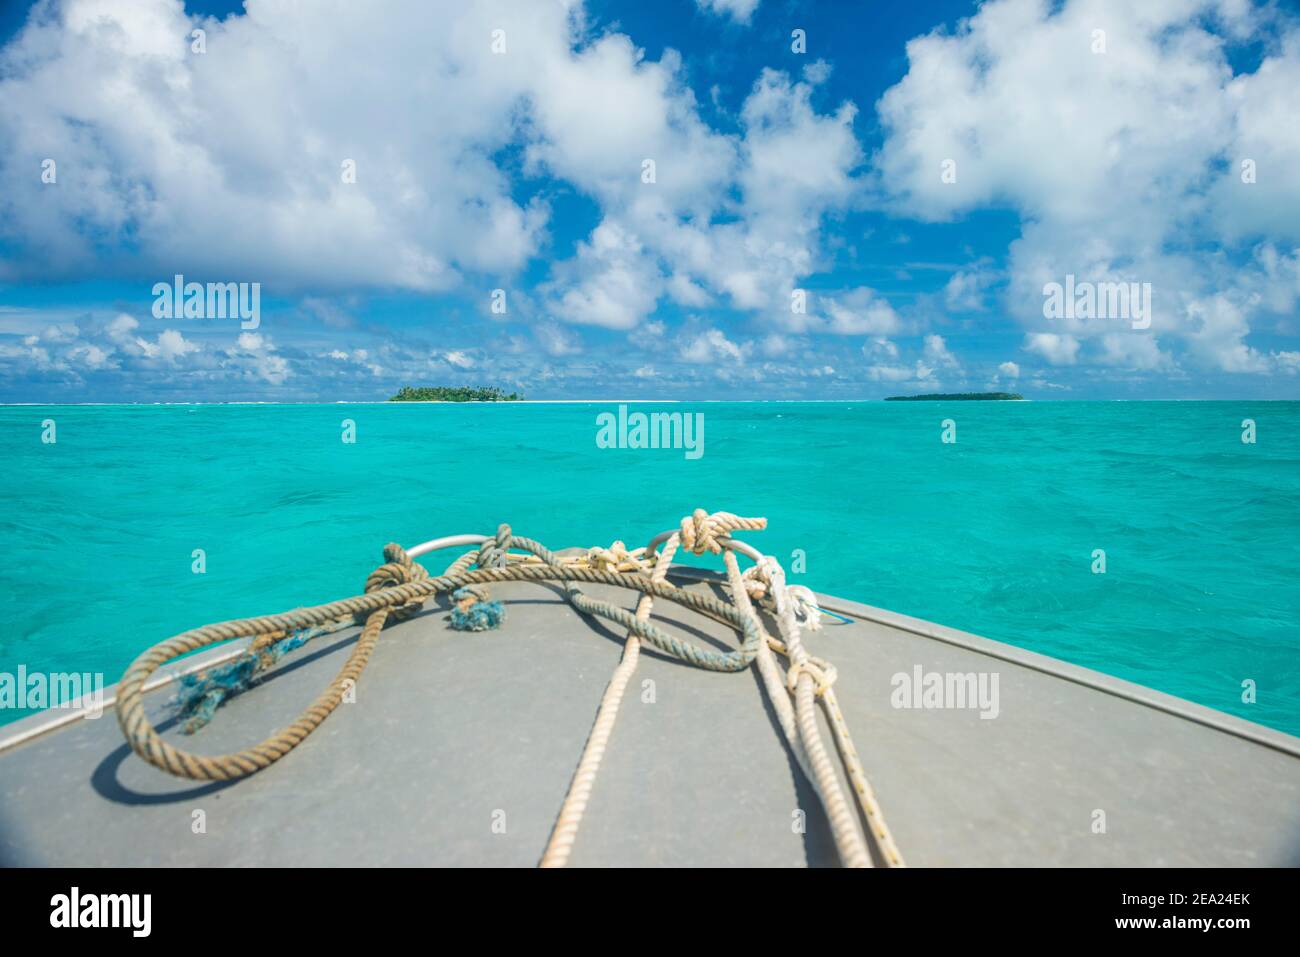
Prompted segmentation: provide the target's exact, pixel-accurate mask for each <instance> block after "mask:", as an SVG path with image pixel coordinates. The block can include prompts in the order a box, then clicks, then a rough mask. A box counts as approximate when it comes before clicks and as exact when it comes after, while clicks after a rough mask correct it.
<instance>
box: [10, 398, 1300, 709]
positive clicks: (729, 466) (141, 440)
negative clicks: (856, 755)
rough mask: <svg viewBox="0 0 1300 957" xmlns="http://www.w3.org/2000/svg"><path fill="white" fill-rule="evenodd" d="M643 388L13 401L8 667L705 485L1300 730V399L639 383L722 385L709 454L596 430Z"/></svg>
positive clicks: (919, 612)
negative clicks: (776, 392) (621, 395)
mask: <svg viewBox="0 0 1300 957" xmlns="http://www.w3.org/2000/svg"><path fill="white" fill-rule="evenodd" d="M616 408H617V406H616V404H613V403H592V404H496V405H416V404H410V405H407V404H397V405H394V404H356V405H351V404H339V405H203V406H184V405H168V406H58V407H42V406H8V407H3V408H0V461H2V462H3V463H4V466H3V473H2V474H0V605H2V608H3V623H4V629H3V632H0V672H8V673H16V671H17V669H18V668H19V666H20V665H21V666H25V667H26V668H27V670H28V672H29V673H31V672H68V671H76V672H87V671H89V672H103V673H104V680H105V682H112V681H116V680H117V678H118V677H119V675H120V673H121V671H122V669H123V668H124V667H125V666H126V665H127V663H128V662H130V661H131V659H132V658H133V657H134V656H135V655H136V654H138V653H139V652H140V651H142V650H143V649H144V648H146V647H147V646H149V645H151V644H153V643H155V642H157V641H160V640H161V639H163V638H166V637H169V636H170V635H172V634H174V633H176V632H179V631H182V630H185V629H187V628H191V627H194V626H197V625H201V624H206V623H208V622H214V621H219V620H222V619H226V618H235V617H242V616H248V615H255V614H262V613H267V612H275V611H282V610H285V609H288V608H292V607H296V606H299V605H306V604H315V603H318V602H323V601H327V600H331V599H335V598H340V597H344V596H347V595H352V594H356V593H358V592H360V591H361V587H362V584H363V582H364V580H365V577H366V574H367V573H368V572H369V571H370V570H371V569H372V568H374V566H375V565H376V564H378V563H379V561H380V550H381V548H382V546H383V545H384V543H385V542H388V541H397V542H400V543H402V544H406V545H411V544H415V543H417V542H420V541H423V540H425V539H428V538H433V537H436V536H438V535H443V534H453V533H463V532H474V533H490V532H492V531H493V530H494V529H495V528H496V526H497V524H498V523H499V522H503V521H505V522H509V523H510V524H511V525H512V526H513V527H514V529H515V531H516V532H517V533H518V534H521V535H527V536H530V537H533V538H537V539H540V540H541V541H543V542H545V543H547V544H548V545H550V546H552V547H564V546H570V545H582V546H588V545H593V544H602V545H608V544H609V543H610V542H611V541H612V540H614V539H616V538H618V539H622V540H624V541H626V542H627V543H628V545H629V547H634V546H636V545H641V544H644V543H645V541H646V539H647V538H648V537H649V536H651V535H652V534H653V533H655V532H658V531H660V530H663V529H667V528H670V527H672V526H674V525H675V524H676V522H677V520H678V519H679V518H680V517H681V516H682V515H683V514H686V513H688V512H690V511H691V510H692V509H694V508H695V507H697V506H701V507H704V508H706V509H708V510H710V511H714V510H719V509H723V510H727V511H732V512H736V513H738V514H742V515H762V516H766V517H767V518H768V520H769V530H768V531H766V532H761V533H752V534H751V535H749V536H748V538H749V539H750V540H751V541H753V542H754V543H755V544H756V545H758V546H759V547H760V548H762V549H763V550H764V551H767V552H769V553H771V554H774V555H776V556H777V557H778V558H779V559H780V560H781V561H782V562H783V563H784V564H785V565H786V566H787V568H789V567H790V566H791V564H792V562H791V556H792V554H793V553H794V551H795V550H796V549H799V550H802V552H803V553H804V554H805V555H806V571H804V572H803V573H802V574H797V575H792V576H791V580H792V581H794V582H798V583H801V584H806V585H808V586H810V587H812V588H813V589H815V590H817V591H822V592H828V593H833V594H836V595H839V596H842V597H846V598H852V599H856V600H858V601H862V602H865V603H867V604H871V605H877V606H880V607H884V608H889V609H892V610H894V611H899V612H903V613H905V614H909V615H915V616H918V617H921V618H926V619H929V620H932V621H936V622H939V623H942V624H945V625H950V626H953V627H956V628H960V629H964V630H967V631H972V632H975V633H977V634H981V635H984V636H987V637H989V638H995V639H998V640H1001V641H1005V642H1009V643H1011V644H1013V645H1018V646H1021V647H1024V648H1028V649H1031V650H1033V651H1037V652H1041V653H1044V654H1048V655H1053V656H1055V657H1058V658H1063V659H1065V660H1067V661H1070V662H1074V663H1077V664H1080V665H1084V666H1087V667H1090V668H1095V669H1097V670H1099V671H1103V672H1106V673H1108V674H1112V675H1117V676H1119V677H1121V678H1126V679H1129V680H1132V681H1137V682H1140V683H1142V684H1145V685H1149V686H1151V687H1154V688H1157V689H1159V690H1161V691H1165V692H1169V693H1171V694H1175V695H1179V696H1182V697H1185V698H1189V699H1191V700H1193V701H1196V702H1199V703H1201V704H1205V705H1209V706H1211V707H1214V708H1219V709H1222V710H1224V711H1227V712H1231V713H1233V714H1237V715H1240V716H1242V717H1245V718H1248V719H1251V720H1253V721H1257V722H1260V723H1262V724H1266V725H1271V726H1273V727H1276V728H1280V729H1283V730H1285V731H1289V732H1291V733H1293V734H1300V587H1298V578H1300V575H1298V569H1300V402H1137V403H1134V402H1050V403H1033V402H1015V403H1011V402H1007V403H1000V402H948V403H932V402H918V403H884V402H856V403H775V402H765V403H702V404H665V405H648V404H637V405H634V406H632V407H631V408H632V409H633V410H634V411H652V410H660V411H680V412H687V413H695V412H701V413H703V415H704V423H705V432H704V455H703V456H702V457H701V458H699V459H695V460H689V459H687V458H686V456H685V455H684V453H683V451H682V450H632V449H601V448H598V447H597V445H596V442H595V436H596V431H597V426H596V416H597V414H598V413H601V412H605V411H614V410H616ZM949 418H950V419H953V420H954V421H955V423H956V438H957V441H956V443H955V444H945V443H943V442H942V441H941V431H942V426H941V423H942V420H944V419H949ZM46 419H53V420H54V421H55V423H56V429H57V441H56V442H55V443H53V444H48V443H43V442H42V441H41V434H42V422H43V420H46ZM345 419H351V420H353V421H354V422H355V426H356V442H355V443H354V444H346V443H344V442H343V441H342V440H341V434H342V422H343V420H345ZM1244 419H1253V420H1254V421H1255V423H1256V429H1257V441H1256V442H1255V443H1254V444H1246V443H1243V442H1242V440H1241V437H1242V421H1243V420H1244ZM195 549H203V551H204V552H205V553H206V565H207V570H206V573H205V574H201V575H200V574H194V573H193V572H192V570H191V563H192V561H193V559H192V557H191V556H192V553H193V552H194V550H195ZM1096 549H1103V550H1104V551H1105V557H1106V571H1105V574H1094V572H1093V566H1094V558H1093V554H1094V550H1096ZM444 554H445V555H446V559H445V561H450V559H451V557H453V553H450V552H448V553H444ZM691 560H692V561H698V562H699V563H701V564H705V565H709V564H710V562H709V561H705V560H699V559H691ZM443 564H444V562H443V560H442V559H441V556H440V557H439V558H438V559H434V560H433V561H432V562H430V567H431V570H434V571H440V570H441V568H442V567H443ZM714 567H716V566H714ZM467 640H468V639H467ZM1245 681H1253V682H1254V683H1255V686H1256V689H1257V691H1256V694H1257V701H1256V702H1255V703H1243V700H1242V683H1243V682H1245ZM24 713H26V712H24V711H21V710H18V709H12V708H11V709H8V710H0V722H4V721H10V720H13V719H15V718H17V717H20V716H21V715H22V714H24Z"/></svg>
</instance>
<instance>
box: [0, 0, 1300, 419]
mask: <svg viewBox="0 0 1300 957" xmlns="http://www.w3.org/2000/svg"><path fill="white" fill-rule="evenodd" d="M247 8H248V9H247V10H245V5H244V4H242V3H229V2H225V3H214V2H207V3H187V4H182V3H180V2H179V0H138V2H136V3H133V4H129V5H123V4H114V3H110V2H107V0H45V2H40V3H36V4H34V5H27V6H24V4H22V3H15V4H11V5H9V6H6V7H5V8H4V12H3V13H2V14H0V43H3V49H2V50H0V105H2V106H3V109H0V401H6V402H51V401H64V402H84V401H184V400H197V401H230V400H233V401H248V400H263V401H277V400H279V401H314V400H325V401H333V400H340V399H377V398H384V397H386V396H387V395H389V394H391V393H392V392H393V391H395V390H396V389H397V388H398V387H400V386H402V385H408V384H492V385H501V386H505V387H507V388H512V389H521V390H522V391H524V392H525V393H527V394H528V395H529V397H532V398H587V397H590V398H600V399H606V398H677V399H691V398H697V399H725V398H736V399H754V398H772V399H778V398H783V399H837V398H863V397H867V398H870V397H880V396H884V395H891V394H903V393H914V392H925V391H969V390H983V389H999V390H1014V391H1018V392H1022V393H1024V394H1025V395H1027V396H1029V397H1031V398H1037V399H1080V398H1130V399H1138V398H1238V397H1241V398H1283V399H1290V398H1297V397H1300V389H1298V388H1297V387H1298V386H1300V375H1298V373H1300V343H1298V342H1297V336H1298V334H1300V324H1297V321H1296V307H1297V300H1298V299H1300V117H1297V115H1296V113H1297V110H1296V107H1295V104H1294V90H1295V89H1297V88H1300V22H1298V19H1297V12H1296V9H1295V7H1294V5H1292V4H1289V3H1285V4H1279V3H1251V2H1249V0H1149V2H1145V3H1142V4H1133V3H1131V2H1119V0H1066V2H1052V3H1048V2H1035V0H989V2H986V3H982V4H981V3H975V2H935V3H927V4H914V3H903V2H899V3H890V2H885V3H861V4H859V3H847V2H845V3H836V2H799V0H669V2H663V3H656V4H644V3H629V2H612V0H593V2H589V3H586V4H581V3H576V2H570V3H565V2H561V0H555V2H554V3H551V2H541V0H538V2H518V3H516V2H509V0H499V2H498V0H484V2H479V3H475V4H464V3H452V2H447V3H441V2H437V3H430V2H415V0H411V2H405V0H386V2H385V3H383V4H377V5H360V4H355V3H344V2H341V0H340V2H335V3H331V2H321V3H319V4H314V5H311V7H310V10H307V9H305V8H304V6H303V5H301V4H287V3H284V2H281V0H250V2H249V3H248V5H247ZM381 11H382V13H381ZM196 29H198V30H201V31H203V32H202V34H201V35H199V36H198V37H196V36H195V34H194V31H195V30H196ZM494 31H501V32H500V33H499V34H498V33H496V32H494ZM796 31H802V33H801V34H796ZM800 37H802V41H803V42H802V48H801V49H796V47H797V46H799V43H798V40H799V38H800ZM649 163H653V167H650V166H649ZM177 274H180V275H183V276H184V278H185V281H186V282H197V283H200V284H206V283H247V284H252V283H257V284H258V290H259V295H260V300H259V307H260V308H259V311H258V314H257V316H256V326H255V328H254V327H253V324H252V322H250V321H246V322H244V323H242V324H241V322H240V321H238V320H237V319H230V318H211V317H202V316H191V317H188V318H187V317H185V316H183V315H181V316H171V315H165V314H164V315H161V316H160V315H158V314H157V312H156V302H157V298H158V297H157V296H156V295H155V292H154V288H155V285H156V284H158V283H171V282H172V280H173V277H174V276H175V275H177ZM1053 283H1057V284H1061V285H1062V286H1063V287H1064V286H1065V285H1066V284H1067V283H1068V284H1069V285H1070V288H1077V289H1084V288H1087V287H1094V288H1095V287H1101V288H1103V289H1110V290H1112V291H1114V290H1118V289H1120V288H1122V289H1123V291H1124V292H1125V293H1126V294H1127V293H1129V292H1130V291H1131V292H1132V298H1131V300H1130V299H1128V298H1127V296H1126V298H1125V300H1123V301H1120V300H1117V299H1113V298H1112V299H1111V300H1110V301H1109V307H1107V305H1105V303H1106V302H1107V300H1106V296H1105V295H1103V296H1102V297H1101V299H1100V300H1099V305H1098V308H1097V309H1096V310H1094V313H1093V314H1087V313H1081V312H1078V311H1075V312H1071V313H1069V314H1067V315H1047V314H1045V309H1044V302H1045V298H1046V297H1045V289H1047V288H1049V287H1050V285H1051V284H1053ZM1144 303H1145V304H1146V307H1147V308H1146V310H1145V312H1144V311H1143V309H1142V306H1143V304H1144ZM502 305H504V311H502V308H501V307H502ZM494 306H495V309H494Z"/></svg>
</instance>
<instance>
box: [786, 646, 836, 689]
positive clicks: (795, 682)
mask: <svg viewBox="0 0 1300 957" xmlns="http://www.w3.org/2000/svg"><path fill="white" fill-rule="evenodd" d="M805 672H807V674H808V677H810V678H812V680H813V685H814V691H815V694H816V695H817V697H819V698H820V697H821V696H822V695H824V694H826V692H828V691H830V690H831V685H833V684H835V679H837V678H838V677H839V672H837V671H836V670H835V666H834V665H833V664H831V663H830V662H829V661H827V660H826V659H825V658H815V657H813V656H812V655H809V656H808V657H807V658H805V659H804V660H803V661H792V662H790V670H789V672H787V673H786V677H785V686H786V688H787V689H788V690H789V691H790V693H791V694H794V692H795V689H796V688H797V687H798V686H799V676H800V675H801V674H803V673H805Z"/></svg>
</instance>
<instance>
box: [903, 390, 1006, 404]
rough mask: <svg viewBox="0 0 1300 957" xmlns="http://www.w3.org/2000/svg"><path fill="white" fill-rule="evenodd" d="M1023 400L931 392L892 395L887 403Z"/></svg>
mask: <svg viewBox="0 0 1300 957" xmlns="http://www.w3.org/2000/svg"><path fill="white" fill-rule="evenodd" d="M1018 399H1019V400H1023V399H1024V396H1023V395H1021V394H1020V393H1018V392H931V393H929V394H928V395H891V396H888V397H886V399H885V401H886V402H938V401H944V402H1014V401H1016V400H1018Z"/></svg>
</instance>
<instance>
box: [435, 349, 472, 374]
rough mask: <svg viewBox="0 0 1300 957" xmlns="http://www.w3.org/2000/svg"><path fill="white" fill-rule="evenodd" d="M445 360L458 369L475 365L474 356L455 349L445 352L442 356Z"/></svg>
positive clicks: (470, 367)
mask: <svg viewBox="0 0 1300 957" xmlns="http://www.w3.org/2000/svg"><path fill="white" fill-rule="evenodd" d="M440 358H441V359H442V361H443V362H446V363H449V364H450V365H454V366H455V367H456V368H458V369H472V368H473V367H474V358H473V356H470V355H469V354H468V353H466V352H464V351H462V350H460V349H453V350H452V351H451V352H444V353H442V355H441V356H440Z"/></svg>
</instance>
